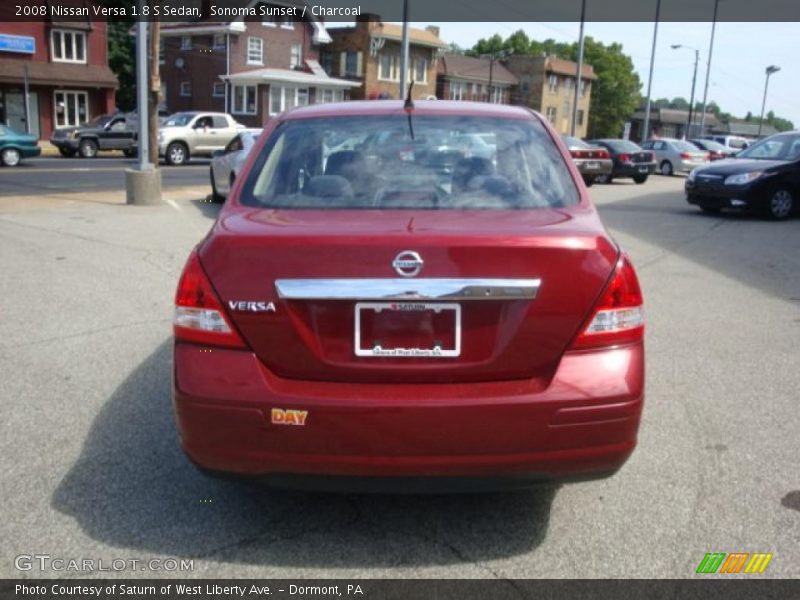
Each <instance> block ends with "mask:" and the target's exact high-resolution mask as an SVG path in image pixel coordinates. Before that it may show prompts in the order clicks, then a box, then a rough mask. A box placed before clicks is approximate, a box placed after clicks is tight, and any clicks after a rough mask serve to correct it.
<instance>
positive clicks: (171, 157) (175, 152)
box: [164, 142, 189, 166]
mask: <svg viewBox="0 0 800 600" xmlns="http://www.w3.org/2000/svg"><path fill="white" fill-rule="evenodd" d="M164 158H165V159H166V161H167V164H168V165H176V166H177V165H183V164H186V161H188V160H189V150H188V148H186V145H185V144H183V143H182V142H172V143H171V144H170V145H169V146H167V152H166V154H165V156H164Z"/></svg>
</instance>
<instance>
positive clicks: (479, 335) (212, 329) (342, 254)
mask: <svg viewBox="0 0 800 600" xmlns="http://www.w3.org/2000/svg"><path fill="white" fill-rule="evenodd" d="M463 135H478V136H481V137H482V138H483V139H484V140H489V144H488V145H489V146H490V148H491V150H490V151H489V152H486V153H484V155H481V156H473V155H463V154H460V153H459V151H458V150H457V149H456V147H455V146H453V145H450V144H449V142H450V140H453V139H455V138H456V137H460V136H463ZM175 304H176V308H175V321H174V332H175V349H174V352H175V354H174V408H175V413H176V418H177V424H178V429H179V432H180V438H181V442H182V445H183V448H184V450H185V452H186V454H187V455H188V456H189V458H190V459H191V460H192V461H193V462H194V463H195V464H196V465H197V466H199V467H200V468H202V469H203V470H206V471H210V472H212V473H214V472H223V473H228V474H231V473H234V474H243V475H260V476H269V477H267V480H268V481H269V480H270V479H271V480H272V481H273V482H277V483H279V484H281V485H300V486H308V485H312V486H316V485H319V486H321V487H323V488H324V487H327V486H328V484H330V483H331V482H334V483H342V482H346V484H345V488H347V482H359V483H361V484H363V483H364V482H367V483H376V484H385V483H386V482H387V481H388V482H391V483H395V484H396V483H399V482H401V481H403V480H405V481H417V482H420V481H421V482H422V483H423V486H425V485H430V486H431V487H435V486H439V485H440V484H445V487H446V486H447V485H449V484H450V483H452V484H454V485H457V486H462V484H463V483H464V482H467V483H468V484H469V485H470V486H472V485H473V484H475V485H476V486H478V487H480V486H481V484H482V483H483V482H490V483H491V486H496V485H497V484H498V483H499V484H500V487H507V486H511V487H514V486H517V485H524V484H526V483H530V482H531V481H537V480H543V479H544V480H550V479H558V480H560V479H571V478H581V479H582V478H595V477H603V476H607V475H609V474H611V473H613V472H615V471H616V470H617V469H619V468H620V467H621V466H622V465H623V463H624V462H625V461H626V459H627V458H628V457H629V456H630V454H631V452H632V451H633V449H634V446H635V444H636V435H637V430H638V428H639V420H640V416H641V412H642V404H643V398H644V345H643V334H644V323H643V309H642V294H641V292H640V289H639V284H638V281H637V278H636V274H635V272H634V269H633V267H632V266H631V263H630V262H629V261H628V259H627V257H626V256H625V255H624V254H623V253H621V251H620V249H619V247H618V246H617V244H616V243H615V242H614V240H613V239H612V238H611V237H610V236H609V234H608V233H607V232H606V230H605V229H604V227H603V225H602V224H601V222H600V219H599V218H598V215H597V213H596V211H595V209H594V208H593V207H592V205H591V203H590V202H589V198H588V196H587V193H586V189H585V187H584V185H583V183H582V182H581V176H580V174H579V173H578V171H577V170H576V169H575V167H574V165H573V163H572V160H571V158H570V155H569V153H568V152H567V150H566V148H565V147H564V146H563V144H562V143H561V141H560V140H559V138H558V136H557V134H556V133H555V132H554V131H553V129H552V128H551V127H550V126H549V125H548V123H547V121H546V120H544V119H543V118H542V117H541V116H539V115H537V114H535V113H533V112H531V111H529V110H527V109H524V108H520V107H509V106H498V105H493V104H479V103H469V102H443V101H436V102H434V101H418V102H416V103H415V104H414V105H411V106H404V104H403V103H402V102H399V101H391V100H385V101H372V102H369V101H367V102H348V103H343V104H322V105H317V106H308V107H302V108H297V109H294V110H291V111H288V112H286V113H283V114H282V115H280V116H279V117H277V118H275V119H274V120H273V121H271V122H270V123H269V124H268V126H267V128H266V130H265V131H264V133H263V134H262V136H261V138H260V139H259V141H258V142H257V144H256V145H255V146H254V148H253V150H252V151H251V153H250V156H249V158H248V161H247V164H246V165H245V166H244V167H243V170H242V173H241V175H240V176H239V178H238V179H237V182H236V184H235V186H234V188H233V189H232V191H231V194H230V196H229V199H228V201H227V203H226V204H225V206H224V207H223V208H222V211H221V212H220V214H219V217H218V219H217V221H216V223H215V225H214V226H213V228H212V230H211V231H210V232H209V234H208V236H207V237H206V238H205V239H204V240H203V241H202V242H201V243H200V244H199V245H198V246H197V248H195V250H194V251H193V252H192V254H191V256H190V257H189V260H188V262H187V264H186V267H185V269H184V271H183V275H182V276H181V279H180V283H179V284H178V291H177V297H176V300H175ZM309 482H310V483H309ZM456 482H458V483H457V484H456ZM401 489H407V488H401ZM462 489H463V488H462Z"/></svg>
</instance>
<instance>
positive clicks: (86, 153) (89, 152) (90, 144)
mask: <svg viewBox="0 0 800 600" xmlns="http://www.w3.org/2000/svg"><path fill="white" fill-rule="evenodd" d="M79 148H80V153H81V156H82V157H83V158H94V157H95V156H97V142H95V141H94V140H81V145H80V146H79Z"/></svg>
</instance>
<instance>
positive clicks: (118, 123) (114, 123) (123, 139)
mask: <svg viewBox="0 0 800 600" xmlns="http://www.w3.org/2000/svg"><path fill="white" fill-rule="evenodd" d="M131 140H133V130H132V129H131V127H130V125H129V124H128V123H127V121H126V120H125V117H119V118H117V119H112V120H111V122H110V123H108V124H107V125H106V130H105V131H104V132H103V134H102V135H101V136H100V147H101V148H102V149H104V150H124V149H126V148H128V147H130V145H131Z"/></svg>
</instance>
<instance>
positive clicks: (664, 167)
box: [659, 160, 675, 177]
mask: <svg viewBox="0 0 800 600" xmlns="http://www.w3.org/2000/svg"><path fill="white" fill-rule="evenodd" d="M659 168H660V169H661V174H662V175H664V176H665V177H671V176H672V175H673V174H674V173H675V171H674V170H673V168H672V163H671V162H669V161H668V160H665V161H664V162H662V163H661V166H660V167H659Z"/></svg>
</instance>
